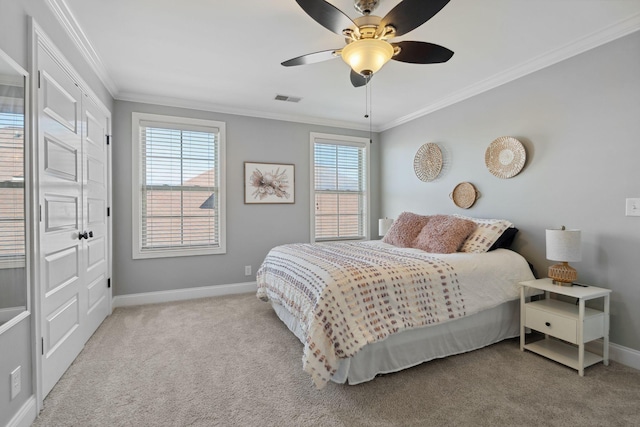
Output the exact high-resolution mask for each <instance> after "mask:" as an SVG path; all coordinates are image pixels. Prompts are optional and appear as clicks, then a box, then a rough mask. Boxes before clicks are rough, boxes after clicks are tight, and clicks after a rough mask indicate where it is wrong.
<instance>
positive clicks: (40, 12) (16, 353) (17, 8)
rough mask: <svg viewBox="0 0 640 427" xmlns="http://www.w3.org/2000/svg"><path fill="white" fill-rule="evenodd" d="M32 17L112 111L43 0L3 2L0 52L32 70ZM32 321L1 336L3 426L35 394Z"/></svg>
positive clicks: (105, 93)
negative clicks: (14, 389)
mask: <svg viewBox="0 0 640 427" xmlns="http://www.w3.org/2000/svg"><path fill="white" fill-rule="evenodd" d="M29 16H32V17H34V18H35V20H36V22H37V23H38V24H39V25H40V27H41V28H42V29H43V30H44V32H45V33H47V35H48V36H49V37H50V38H51V39H52V40H53V41H54V43H55V44H56V45H57V46H58V48H59V49H60V50H61V51H62V53H63V54H64V55H65V57H66V58H67V59H68V60H69V61H70V62H71V64H73V66H74V67H75V68H76V70H77V71H78V73H80V74H81V75H82V76H83V78H84V79H85V81H86V82H87V84H89V85H90V86H91V88H92V89H93V90H94V92H95V93H96V95H97V96H98V97H99V98H100V99H101V100H102V102H103V103H104V104H105V105H106V106H107V107H108V108H110V109H113V99H112V98H111V96H110V95H109V92H108V91H107V90H106V89H105V88H104V86H103V85H102V84H101V83H100V81H99V79H98V78H97V77H96V76H95V74H94V73H93V72H92V70H91V68H90V67H89V65H88V64H87V62H86V61H84V59H83V58H82V57H81V55H80V54H79V53H78V51H77V49H76V47H75V44H74V43H73V42H72V41H71V40H70V39H69V38H68V37H67V35H66V33H65V32H64V31H63V29H62V27H61V26H60V25H59V24H58V22H57V21H56V19H55V17H54V16H53V14H52V12H51V11H50V9H49V8H48V6H47V5H46V4H45V2H44V1H43V0H20V1H16V0H0V49H2V50H3V51H5V52H6V53H7V54H8V55H9V56H10V57H11V58H13V60H14V61H16V62H17V63H18V64H19V65H20V66H21V67H22V68H24V69H26V70H28V69H29V61H28V51H29V47H28V17H29ZM30 331H31V317H27V318H26V319H24V320H22V321H21V322H20V323H19V324H17V325H16V326H14V327H12V328H11V329H10V330H9V331H7V332H5V333H3V334H2V335H0V425H6V424H7V423H8V422H9V421H10V420H11V419H12V418H13V416H14V415H15V414H16V413H17V412H18V410H19V409H20V408H21V407H22V405H24V403H25V402H26V401H27V400H28V399H29V397H31V396H32V395H33V394H34V389H33V387H32V371H31V360H32V359H31V340H30V337H31V332H30ZM17 366H21V367H22V368H21V370H22V391H21V392H20V394H19V395H18V396H17V397H16V398H15V399H14V400H13V401H10V394H9V391H10V389H9V373H10V372H11V371H13V369H15V368H16V367H17Z"/></svg>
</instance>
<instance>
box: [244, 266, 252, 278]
mask: <svg viewBox="0 0 640 427" xmlns="http://www.w3.org/2000/svg"><path fill="white" fill-rule="evenodd" d="M244 275H245V276H251V266H250V265H245V266H244Z"/></svg>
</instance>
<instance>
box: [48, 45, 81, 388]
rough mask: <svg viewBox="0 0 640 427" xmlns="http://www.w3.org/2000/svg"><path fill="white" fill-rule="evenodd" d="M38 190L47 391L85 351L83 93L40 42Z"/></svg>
mask: <svg viewBox="0 0 640 427" xmlns="http://www.w3.org/2000/svg"><path fill="white" fill-rule="evenodd" d="M38 74H39V76H40V88H39V90H38V94H37V96H38V118H37V119H38V132H37V139H38V187H39V188H38V193H39V203H40V215H41V221H40V227H39V248H40V251H39V253H40V261H39V267H40V273H39V278H40V319H41V324H40V326H41V330H42V346H43V348H42V387H43V393H44V396H46V395H47V394H48V393H49V391H50V390H51V388H53V386H54V385H55V383H56V382H57V381H58V379H59V378H60V377H61V376H62V374H63V373H64V372H65V371H66V370H67V368H68V367H69V365H70V364H71V362H73V360H74V359H75V358H76V356H77V355H78V354H79V353H80V351H81V350H82V347H83V346H84V343H85V341H86V340H85V337H84V334H83V333H82V326H83V324H84V319H83V311H82V309H81V308H82V306H83V304H86V299H87V297H86V290H85V289H83V286H82V283H83V281H84V270H85V267H84V266H83V263H84V257H83V252H84V247H83V244H82V243H83V242H82V241H81V240H79V235H80V232H81V228H82V226H83V221H84V218H83V214H82V202H83V188H82V187H83V182H82V156H83V151H82V135H81V132H80V130H81V129H80V128H81V126H80V124H79V121H78V117H79V114H80V105H81V103H82V93H81V91H80V89H79V88H78V86H77V85H76V84H75V83H74V81H73V79H72V78H71V76H69V75H68V74H67V73H66V71H65V70H64V69H63V68H62V67H61V66H60V64H59V63H58V62H57V61H55V60H54V58H53V57H52V56H50V55H49V53H48V52H47V51H46V50H45V49H43V48H42V47H39V49H38Z"/></svg>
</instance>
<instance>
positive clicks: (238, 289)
mask: <svg viewBox="0 0 640 427" xmlns="http://www.w3.org/2000/svg"><path fill="white" fill-rule="evenodd" d="M257 289H258V288H257V285H256V282H246V283H233V284H230V285H214V286H202V287H199V288H187V289H174V290H170V291H158V292H144V293H140V294H130V295H117V296H115V297H114V298H113V301H112V306H113V308H117V307H128V306H132V305H144V304H158V303H161V302H171V301H183V300H188V299H196V298H207V297H219V296H222V295H231V294H244V293H248V292H256V291H257Z"/></svg>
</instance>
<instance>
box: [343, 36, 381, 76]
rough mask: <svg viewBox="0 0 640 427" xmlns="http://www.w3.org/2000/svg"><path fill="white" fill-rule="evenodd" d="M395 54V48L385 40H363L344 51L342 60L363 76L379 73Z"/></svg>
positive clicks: (349, 45)
mask: <svg viewBox="0 0 640 427" xmlns="http://www.w3.org/2000/svg"><path fill="white" fill-rule="evenodd" d="M393 54H394V50H393V46H391V44H389V43H388V42H386V41H384V40H379V39H361V40H356V41H354V42H351V43H349V44H348V45H346V46H345V47H344V48H343V49H342V54H341V55H342V59H343V60H344V62H346V63H347V64H348V65H349V66H350V67H351V69H352V70H353V71H355V72H356V73H358V74H361V75H363V76H371V75H372V74H374V73H376V72H378V71H379V70H380V68H382V66H383V65H384V64H386V63H387V62H388V61H389V60H390V59H391V57H392V56H393Z"/></svg>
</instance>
